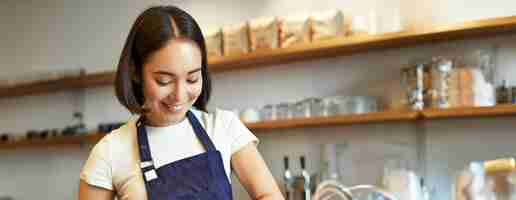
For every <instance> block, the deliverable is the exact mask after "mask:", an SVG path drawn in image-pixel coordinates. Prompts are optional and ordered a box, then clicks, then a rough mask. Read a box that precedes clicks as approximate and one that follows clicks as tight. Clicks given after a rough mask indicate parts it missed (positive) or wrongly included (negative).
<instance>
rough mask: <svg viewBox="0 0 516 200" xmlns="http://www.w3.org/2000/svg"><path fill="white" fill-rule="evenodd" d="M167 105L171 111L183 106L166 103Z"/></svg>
mask: <svg viewBox="0 0 516 200" xmlns="http://www.w3.org/2000/svg"><path fill="white" fill-rule="evenodd" d="M167 107H168V108H169V109H170V110H172V111H179V110H181V109H182V108H183V106H173V105H167Z"/></svg>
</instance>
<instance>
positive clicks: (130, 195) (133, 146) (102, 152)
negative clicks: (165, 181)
mask: <svg viewBox="0 0 516 200" xmlns="http://www.w3.org/2000/svg"><path fill="white" fill-rule="evenodd" d="M191 111H192V112H193V113H194V115H195V116H196V117H197V119H198V120H199V122H200V123H201V124H202V126H203V127H204V129H205V130H206V133H207V134H208V136H209V137H210V139H211V140H212V142H213V144H214V145H215V148H217V150H219V151H220V152H221V154H222V160H223V162H224V169H225V170H226V174H227V176H228V180H229V181H231V178H230V174H231V165H230V162H231V155H232V154H233V153H235V152H237V151H238V150H240V149H241V148H242V147H244V146H245V145H247V144H249V143H251V142H254V143H255V144H257V143H258V139H257V138H256V136H254V135H253V133H251V131H249V129H247V127H245V125H244V124H243V123H242V122H241V121H240V120H239V119H238V117H237V116H236V115H235V114H233V113H232V112H229V111H224V110H218V109H217V110H216V111H215V112H214V113H205V112H202V111H198V110H194V109H191ZM137 119H138V116H134V117H131V118H130V120H129V121H128V122H127V123H126V124H125V125H124V126H122V127H120V128H119V129H117V130H114V131H112V132H111V133H109V134H107V135H106V136H104V137H103V138H102V139H101V140H100V141H99V142H98V143H97V144H96V145H95V147H93V149H92V150H91V153H90V156H89V158H88V160H87V161H86V164H85V165H84V167H83V169H82V172H81V174H80V178H81V180H83V181H85V182H86V183H88V184H90V185H94V186H97V187H101V188H105V189H108V190H114V191H116V194H117V197H118V199H120V200H142V199H147V195H146V191H145V185H144V182H143V177H142V174H141V169H140V156H139V151H138V145H137V144H138V139H137V137H136V125H135V123H136V120H137ZM147 133H148V137H149V145H150V150H151V155H152V158H153V161H154V166H155V167H156V168H159V167H161V166H163V165H166V164H168V163H171V162H174V161H177V160H180V159H183V158H187V157H191V156H194V155H197V154H200V153H204V152H205V149H204V147H203V146H202V143H201V142H200V140H199V139H198V138H197V136H196V135H195V132H194V130H193V128H192V126H191V124H190V122H189V121H188V119H187V118H185V119H184V120H183V121H182V122H180V123H178V124H175V125H172V126H168V127H148V126H147Z"/></svg>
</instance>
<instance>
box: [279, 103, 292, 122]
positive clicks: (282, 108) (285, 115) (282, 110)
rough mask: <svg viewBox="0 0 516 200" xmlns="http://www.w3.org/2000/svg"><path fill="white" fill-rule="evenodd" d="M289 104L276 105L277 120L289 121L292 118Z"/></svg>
mask: <svg viewBox="0 0 516 200" xmlns="http://www.w3.org/2000/svg"><path fill="white" fill-rule="evenodd" d="M291 107H292V106H291V104H290V103H285V102H283V103H280V104H278V105H276V111H277V119H278V120H281V119H290V118H292V117H293V114H292V112H291Z"/></svg>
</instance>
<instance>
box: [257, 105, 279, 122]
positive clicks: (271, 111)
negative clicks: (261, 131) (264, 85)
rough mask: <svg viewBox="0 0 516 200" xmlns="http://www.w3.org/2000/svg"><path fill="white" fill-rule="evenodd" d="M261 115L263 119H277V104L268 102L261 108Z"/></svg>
mask: <svg viewBox="0 0 516 200" xmlns="http://www.w3.org/2000/svg"><path fill="white" fill-rule="evenodd" d="M260 117H261V119H262V120H265V121H269V120H276V119H277V110H276V105H273V104H267V105H265V106H263V108H262V109H260Z"/></svg>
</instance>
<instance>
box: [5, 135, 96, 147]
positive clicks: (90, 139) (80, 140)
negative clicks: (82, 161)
mask: <svg viewBox="0 0 516 200" xmlns="http://www.w3.org/2000/svg"><path fill="white" fill-rule="evenodd" d="M104 135H105V134H101V133H90V134H84V135H79V136H60V137H55V138H52V139H31V140H20V141H16V142H8V143H0V150H6V149H19V148H22V149H26V148H42V147H55V146H74V145H82V144H87V143H96V142H97V141H99V140H100V139H101V138H102V137H103V136H104Z"/></svg>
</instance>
